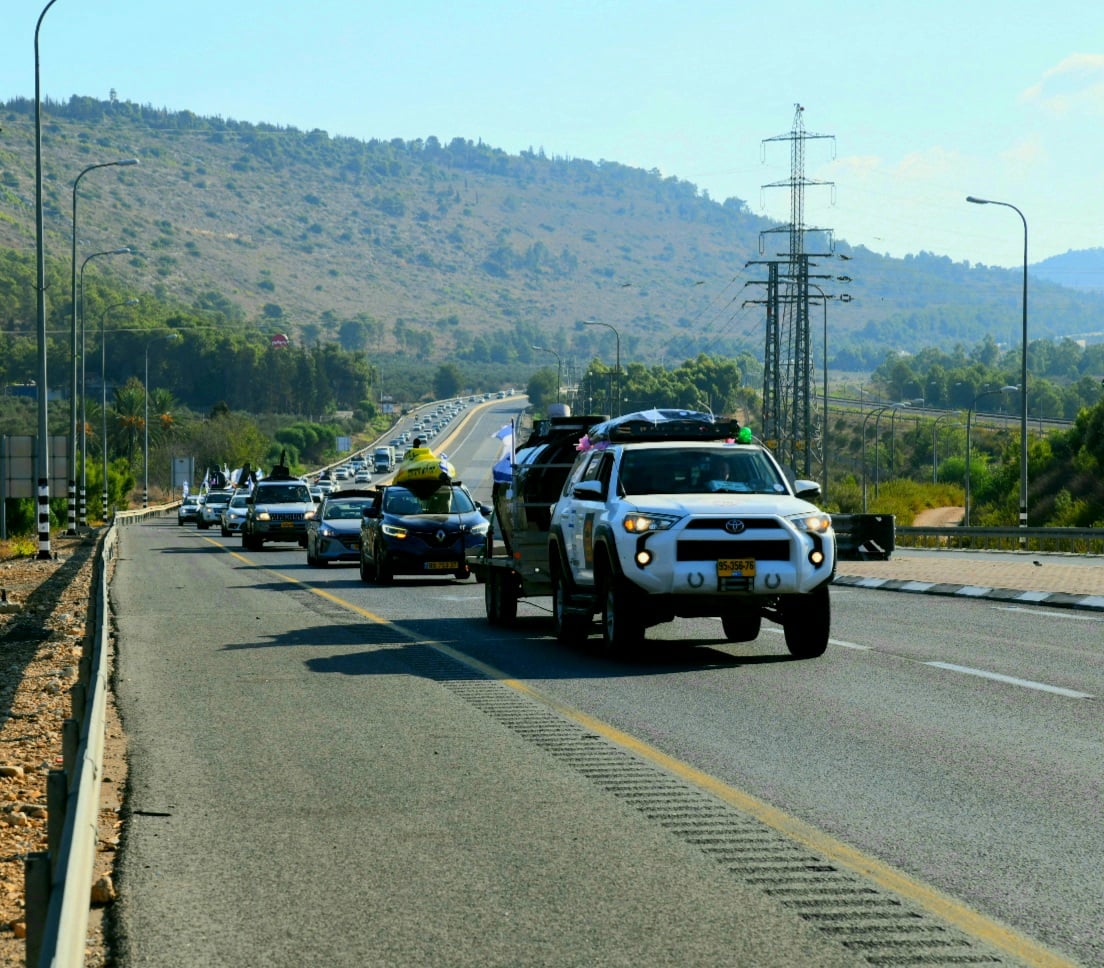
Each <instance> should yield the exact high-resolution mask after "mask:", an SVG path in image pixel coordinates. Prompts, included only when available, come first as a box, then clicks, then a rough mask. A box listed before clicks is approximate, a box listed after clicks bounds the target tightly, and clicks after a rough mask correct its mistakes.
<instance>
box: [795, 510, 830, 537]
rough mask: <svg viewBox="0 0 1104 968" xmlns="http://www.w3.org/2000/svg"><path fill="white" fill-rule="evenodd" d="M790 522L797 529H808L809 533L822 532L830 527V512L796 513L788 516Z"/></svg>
mask: <svg viewBox="0 0 1104 968" xmlns="http://www.w3.org/2000/svg"><path fill="white" fill-rule="evenodd" d="M790 523H791V524H792V525H793V526H794V527H795V528H797V529H798V530H799V531H808V532H809V533H810V534H824V533H825V532H826V531H827V530H828V529H829V528H831V527H832V516H831V515H830V514H796V515H794V516H793V517H792V518H790Z"/></svg>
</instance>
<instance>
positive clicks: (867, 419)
mask: <svg viewBox="0 0 1104 968" xmlns="http://www.w3.org/2000/svg"><path fill="white" fill-rule="evenodd" d="M892 406H896V404H890V405H887V406H884V407H874V408H873V409H872V410H870V411H869V412H868V413H867V415H866V416H865V417H863V422H862V509H863V514H866V425H867V424H868V423H869V422H870V418H871V417H876V418H877V419H878V420H879V421H880V420H881V416H882V414H883V413H885V411H886V410H889V409H890V407H892ZM877 438H878V425H877V421H876V422H875V425H874V446H875V447H877V446H878V440H877Z"/></svg>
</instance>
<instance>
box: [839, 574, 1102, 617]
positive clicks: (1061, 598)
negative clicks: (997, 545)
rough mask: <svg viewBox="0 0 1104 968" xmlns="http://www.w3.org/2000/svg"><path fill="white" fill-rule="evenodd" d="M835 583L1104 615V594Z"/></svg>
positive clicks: (843, 578) (857, 578)
mask: <svg viewBox="0 0 1104 968" xmlns="http://www.w3.org/2000/svg"><path fill="white" fill-rule="evenodd" d="M832 584H834V585H846V586H849V587H852V588H869V589H877V590H878V591H890V592H907V593H910V594H914V595H944V596H949V597H953V598H974V599H979V598H980V599H985V600H987V601H995V602H1018V603H1020V604H1022V605H1048V606H1051V607H1053V608H1075V609H1083V610H1087V611H1094V612H1104V595H1070V594H1067V593H1064V592H1038V591H1035V592H1032V591H1019V590H1017V589H1012V588H990V587H988V586H985V585H960V584H953V583H947V582H928V581H916V580H914V579H902V578H868V577H864V576H861V575H836V577H835V578H834V579H833V581H832Z"/></svg>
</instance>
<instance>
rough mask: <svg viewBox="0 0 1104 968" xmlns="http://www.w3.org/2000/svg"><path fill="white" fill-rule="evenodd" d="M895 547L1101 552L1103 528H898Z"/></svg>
mask: <svg viewBox="0 0 1104 968" xmlns="http://www.w3.org/2000/svg"><path fill="white" fill-rule="evenodd" d="M897 546H898V547H904V546H907V547H910V548H954V549H959V550H965V549H973V550H979V551H980V550H990V551H992V550H998V551H1003V550H1007V551H1039V552H1059V553H1062V552H1065V553H1067V554H1080V555H1101V554H1104V528H1017V527H1000V528H972V527H971V528H959V527H900V528H897Z"/></svg>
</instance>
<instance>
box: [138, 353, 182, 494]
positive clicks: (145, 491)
mask: <svg viewBox="0 0 1104 968" xmlns="http://www.w3.org/2000/svg"><path fill="white" fill-rule="evenodd" d="M172 339H180V334H179V333H169V334H168V335H167V336H155V337H153V339H151V340H149V341H148V342H147V343H146V382H145V383H144V384H143V386H144V387H145V391H146V393H145V397H146V409H145V414H144V416H143V418H142V424H143V429H144V430H145V441H144V443H143V445H142V455H143V464H144V482H145V483H144V485H143V488H142V507H144V508H148V507H149V396H150V395H149V351H150V346H151V345H152V344H154V343H157V342H159V341H161V340H172Z"/></svg>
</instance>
